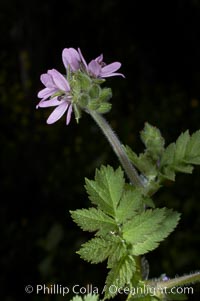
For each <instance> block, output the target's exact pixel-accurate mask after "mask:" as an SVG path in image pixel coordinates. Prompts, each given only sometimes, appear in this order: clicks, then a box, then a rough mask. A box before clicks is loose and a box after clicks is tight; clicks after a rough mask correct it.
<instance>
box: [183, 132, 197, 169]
mask: <svg viewBox="0 0 200 301" xmlns="http://www.w3.org/2000/svg"><path fill="white" fill-rule="evenodd" d="M185 162H187V163H190V164H197V165H199V164H200V130H198V131H197V132H195V133H194V134H193V135H192V136H191V138H190V141H189V142H188V144H187V148H186V155H185Z"/></svg>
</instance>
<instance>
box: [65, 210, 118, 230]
mask: <svg viewBox="0 0 200 301" xmlns="http://www.w3.org/2000/svg"><path fill="white" fill-rule="evenodd" d="M70 213H71V216H72V219H73V220H74V222H75V223H76V224H77V225H78V226H79V227H80V228H81V229H82V230H83V231H89V232H93V231H99V234H100V233H102V234H103V233H107V232H109V231H115V230H117V225H116V223H115V221H114V220H113V219H112V218H111V217H109V216H108V215H106V214H105V213H103V212H102V211H101V210H99V209H96V208H89V209H78V210H75V211H70Z"/></svg>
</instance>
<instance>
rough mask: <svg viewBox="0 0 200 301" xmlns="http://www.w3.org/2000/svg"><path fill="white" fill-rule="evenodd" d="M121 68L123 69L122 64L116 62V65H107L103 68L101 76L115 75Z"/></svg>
mask: <svg viewBox="0 0 200 301" xmlns="http://www.w3.org/2000/svg"><path fill="white" fill-rule="evenodd" d="M120 67H121V63H119V62H115V63H112V64H109V65H106V66H105V67H103V68H102V69H101V74H105V75H107V74H110V73H113V72H115V71H117V70H118V69H119V68H120Z"/></svg>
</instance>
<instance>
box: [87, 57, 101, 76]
mask: <svg viewBox="0 0 200 301" xmlns="http://www.w3.org/2000/svg"><path fill="white" fill-rule="evenodd" d="M88 71H89V72H90V73H91V74H92V75H94V76H95V77H98V76H99V74H100V72H101V66H100V65H99V63H97V62H96V61H95V60H92V61H91V62H90V63H89V65H88Z"/></svg>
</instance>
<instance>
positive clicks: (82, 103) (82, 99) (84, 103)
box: [78, 93, 90, 108]
mask: <svg viewBox="0 0 200 301" xmlns="http://www.w3.org/2000/svg"><path fill="white" fill-rule="evenodd" d="M89 101H90V97H89V95H88V94H86V93H83V94H81V95H80V97H79V99H78V104H79V105H80V106H81V107H82V108H85V107H87V105H88V103H89Z"/></svg>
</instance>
